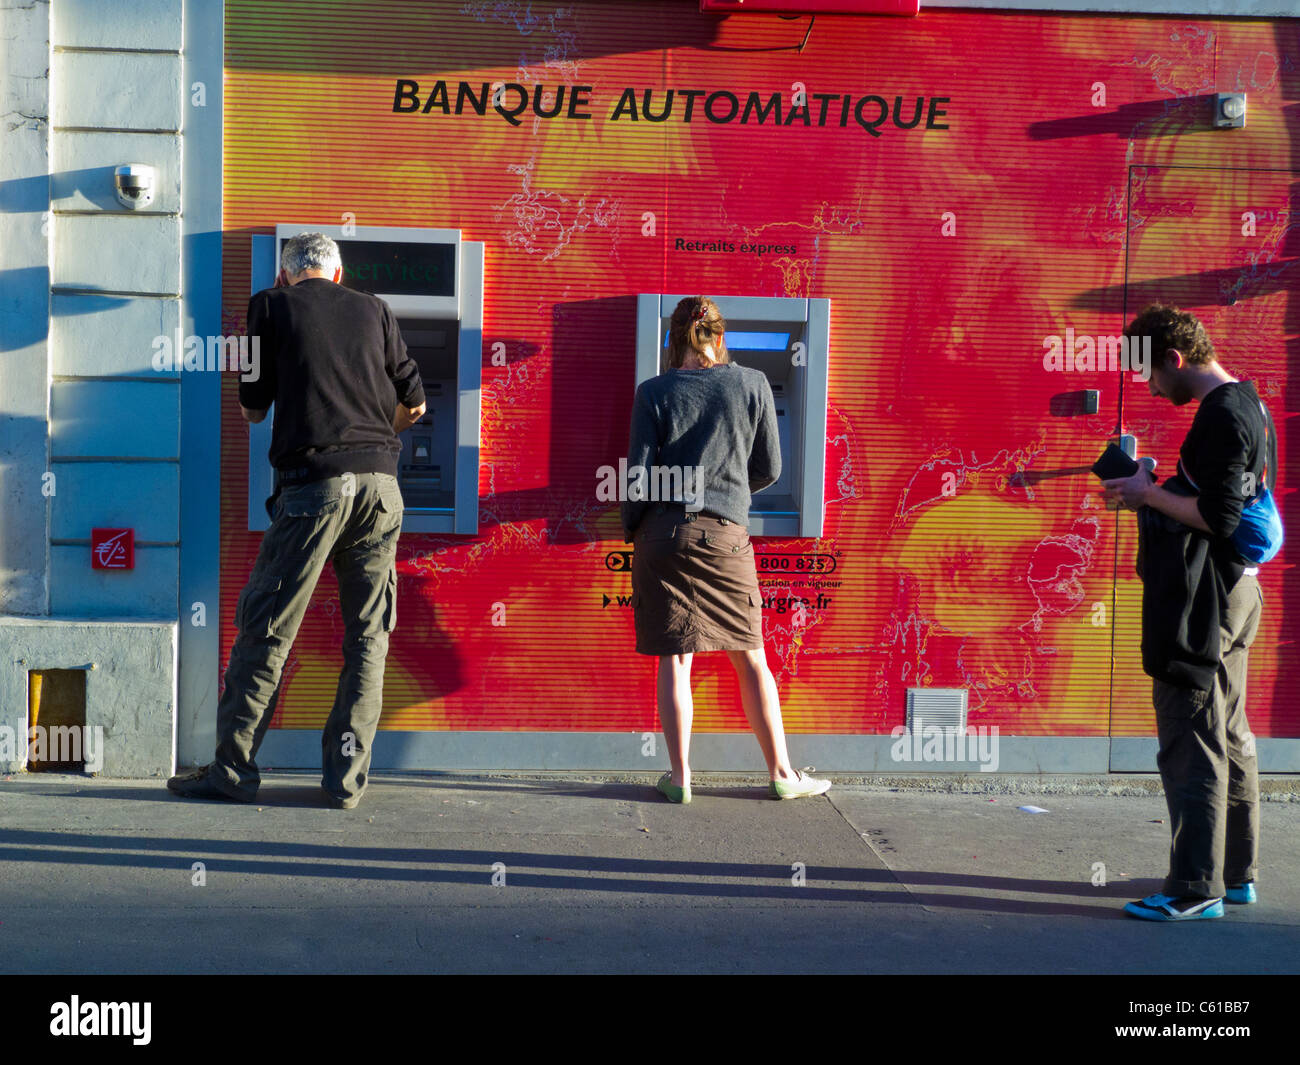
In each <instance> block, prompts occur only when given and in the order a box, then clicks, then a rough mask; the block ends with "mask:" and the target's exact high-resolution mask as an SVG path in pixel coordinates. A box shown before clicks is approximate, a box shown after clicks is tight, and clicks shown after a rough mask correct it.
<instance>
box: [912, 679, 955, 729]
mask: <svg viewBox="0 0 1300 1065" xmlns="http://www.w3.org/2000/svg"><path fill="white" fill-rule="evenodd" d="M966 692H967V689H966V688H908V689H907V731H908V732H910V733H916V732H919V731H921V730H922V729H925V730H927V731H928V730H930V729H939V730H940V731H942V732H964V731H965V729H966Z"/></svg>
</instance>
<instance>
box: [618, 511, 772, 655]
mask: <svg viewBox="0 0 1300 1065" xmlns="http://www.w3.org/2000/svg"><path fill="white" fill-rule="evenodd" d="M632 612H633V616H634V618H635V622H636V649H637V652H638V653H639V654H643V655H679V654H692V653H694V652H697V651H750V650H757V649H759V648H761V647H762V646H763V614H762V600H761V598H760V597H759V592H758V572H757V570H756V569H755V566H754V548H753V545H752V544H751V543H750V542H749V531H748V530H747V529H746V528H745V527H744V526H743V525H737V524H736V523H735V522H733V521H728V520H727V519H725V518H716V517H712V516H710V515H706V514H703V513H695V514H692V513H689V512H687V511H686V510H684V509H683V508H681V507H675V508H674V507H661V506H656V507H654V508H653V509H652V510H651V511H650V512H649V513H648V514H647V515H646V517H645V519H644V520H643V521H642V522H641V525H640V527H639V528H638V529H637V531H636V537H635V540H634V549H633V553H632Z"/></svg>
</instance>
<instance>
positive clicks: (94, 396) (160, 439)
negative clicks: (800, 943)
mask: <svg viewBox="0 0 1300 1065" xmlns="http://www.w3.org/2000/svg"><path fill="white" fill-rule="evenodd" d="M180 407H181V396H180V381H179V380H178V379H177V378H175V377H171V378H161V379H159V380H158V381H156V382H155V381H55V382H54V383H53V384H52V385H51V386H50V453H51V454H52V455H54V456H55V457H61V456H81V455H87V456H95V457H103V458H161V459H174V458H178V457H179V455H180V424H181V410H180Z"/></svg>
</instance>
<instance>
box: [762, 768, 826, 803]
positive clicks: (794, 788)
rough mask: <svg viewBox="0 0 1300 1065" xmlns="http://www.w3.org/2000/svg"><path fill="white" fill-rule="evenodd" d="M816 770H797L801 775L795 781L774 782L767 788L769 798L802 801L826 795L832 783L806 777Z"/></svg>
mask: <svg viewBox="0 0 1300 1065" xmlns="http://www.w3.org/2000/svg"><path fill="white" fill-rule="evenodd" d="M815 768H816V767H815V766H808V767H807V769H806V770H799V769H796V770H795V772H796V773H798V774H799V775H798V776H797V777H796V778H795V779H794V780H773V781H772V782H771V783H770V784H768V786H767V794H768V796H769V797H770V798H773V799H802V798H803V797H804V796H806V795H825V794H826V793H827V792H828V791H830V790H831V782H830V781H829V780H819V779H818V778H817V777H810V776H807V775H806V774H807V773H811V772H813V771H814V769H815Z"/></svg>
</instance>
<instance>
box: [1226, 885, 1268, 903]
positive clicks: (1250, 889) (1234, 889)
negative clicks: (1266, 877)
mask: <svg viewBox="0 0 1300 1065" xmlns="http://www.w3.org/2000/svg"><path fill="white" fill-rule="evenodd" d="M1223 901H1224V902H1231V903H1233V904H1234V905H1237V906H1253V905H1254V904H1255V903H1256V902H1258V901H1259V896H1258V895H1256V894H1255V881H1253V880H1247V881H1246V882H1245V883H1244V884H1235V885H1231V886H1229V888H1228V890H1227V892H1226V893H1225V894H1224V896H1223Z"/></svg>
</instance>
